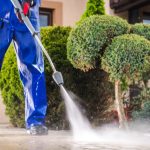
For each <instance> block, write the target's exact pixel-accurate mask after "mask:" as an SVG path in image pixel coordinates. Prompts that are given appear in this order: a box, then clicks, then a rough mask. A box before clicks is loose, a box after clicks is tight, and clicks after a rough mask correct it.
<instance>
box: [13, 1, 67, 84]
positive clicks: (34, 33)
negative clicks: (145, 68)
mask: <svg viewBox="0 0 150 150" xmlns="http://www.w3.org/2000/svg"><path fill="white" fill-rule="evenodd" d="M11 2H12V4H13V6H14V8H15V11H16V12H17V13H20V15H21V18H22V21H23V22H24V24H25V25H26V27H27V28H28V30H29V31H30V33H31V34H32V36H33V38H35V40H36V41H37V43H38V44H39V46H40V47H41V49H42V51H43V53H44V54H45V56H46V58H47V59H48V61H49V63H50V65H51V67H52V70H53V79H54V81H55V82H56V83H57V84H58V85H59V86H60V85H62V84H63V83H64V81H63V77H62V74H61V72H58V71H57V70H56V68H55V66H54V64H53V62H52V60H51V58H50V56H49V54H48V52H47V51H46V49H45V48H44V46H43V44H42V42H41V40H40V38H39V36H38V32H37V31H36V30H35V29H34V27H33V25H32V24H31V22H30V20H29V18H28V17H27V16H25V15H24V13H23V10H22V7H21V5H20V3H19V1H18V0H11Z"/></svg>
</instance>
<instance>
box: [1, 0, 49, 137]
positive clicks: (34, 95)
mask: <svg viewBox="0 0 150 150" xmlns="http://www.w3.org/2000/svg"><path fill="white" fill-rule="evenodd" d="M18 1H19V2H20V4H21V5H22V8H23V13H24V14H25V15H28V17H29V19H30V21H31V23H32V25H33V26H34V28H35V30H36V31H39V30H40V28H39V27H40V26H39V6H40V0H18ZM12 41H13V43H14V47H15V52H16V56H17V64H18V70H19V74H20V79H21V81H22V85H23V89H24V96H25V122H26V129H27V133H29V134H31V135H46V134H48V129H47V127H46V126H45V115H46V110H47V98H46V85H45V74H44V62H43V55H42V51H41V48H40V47H39V45H38V43H37V42H36V41H35V40H34V38H33V36H32V35H31V33H30V32H29V30H28V29H27V27H26V26H25V24H24V23H23V21H22V18H21V15H20V14H19V12H17V10H15V8H14V7H13V5H12V3H11V1H10V0H5V1H4V0H0V68H1V67H2V62H3V58H4V55H5V53H6V51H7V49H8V47H9V45H10V44H11V42H12Z"/></svg>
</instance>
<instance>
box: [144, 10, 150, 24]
mask: <svg viewBox="0 0 150 150" xmlns="http://www.w3.org/2000/svg"><path fill="white" fill-rule="evenodd" d="M143 23H144V24H150V13H143Z"/></svg>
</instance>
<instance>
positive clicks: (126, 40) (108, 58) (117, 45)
mask: <svg viewBox="0 0 150 150" xmlns="http://www.w3.org/2000/svg"><path fill="white" fill-rule="evenodd" d="M149 54H150V42H149V41H148V40H146V39H145V38H143V37H141V36H138V35H135V34H126V35H122V36H118V37H116V38H114V39H113V41H112V43H111V45H109V46H108V48H107V49H106V51H105V53H104V56H103V58H102V68H103V69H104V70H105V71H106V72H108V73H109V74H110V79H111V80H112V81H115V80H120V81H122V82H126V83H129V82H130V81H133V80H136V79H137V80H139V79H140V78H141V77H142V74H143V73H144V72H146V71H147V70H149V69H150V66H149V63H150V62H149V61H150V59H149V57H150V56H149Z"/></svg>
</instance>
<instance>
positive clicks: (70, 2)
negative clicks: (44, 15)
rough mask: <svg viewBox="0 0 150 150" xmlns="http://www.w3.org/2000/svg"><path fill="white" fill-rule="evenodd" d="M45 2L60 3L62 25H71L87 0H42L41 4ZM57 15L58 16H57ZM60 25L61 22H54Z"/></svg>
mask: <svg viewBox="0 0 150 150" xmlns="http://www.w3.org/2000/svg"><path fill="white" fill-rule="evenodd" d="M46 2H53V3H54V2H56V3H59V4H61V5H62V25H64V26H68V25H70V26H73V25H74V24H75V22H76V21H78V20H79V19H80V16H81V15H82V13H83V12H84V10H85V8H86V2H87V0H42V6H44V3H46ZM57 17H58V16H57ZM54 24H57V25H61V23H55V22H54Z"/></svg>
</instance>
